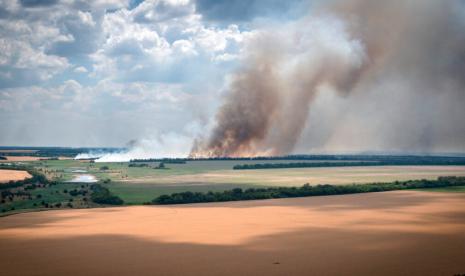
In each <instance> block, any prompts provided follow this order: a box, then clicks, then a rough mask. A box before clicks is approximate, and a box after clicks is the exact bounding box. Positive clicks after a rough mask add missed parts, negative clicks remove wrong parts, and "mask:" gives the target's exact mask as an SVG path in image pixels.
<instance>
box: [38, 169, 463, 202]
mask: <svg viewBox="0 0 465 276" xmlns="http://www.w3.org/2000/svg"><path fill="white" fill-rule="evenodd" d="M279 162H282V160H265V161H260V163H279ZM287 162H293V161H289V160H287ZM295 162H299V161H298V160H296V161H295ZM247 163H250V164H253V163H256V161H253V160H250V161H248V160H245V161H244V160H241V161H235V160H226V161H224V160H221V161H218V160H212V161H188V162H187V163H186V164H165V165H166V167H167V168H166V169H154V167H156V166H158V163H147V164H148V165H149V166H150V167H142V168H139V167H128V165H129V163H89V162H80V161H76V160H47V161H37V162H32V164H34V166H36V168H38V169H40V170H41V171H42V172H44V173H46V174H47V176H48V177H49V178H56V179H58V180H61V181H67V180H70V179H72V178H73V176H75V175H77V174H79V173H74V172H73V171H76V170H82V171H86V174H91V175H94V176H95V177H96V178H97V179H99V180H105V179H110V180H111V182H110V183H108V184H104V185H105V186H106V187H108V188H109V189H110V190H111V191H112V192H113V193H114V194H116V195H118V196H119V197H121V198H122V199H123V200H124V201H125V202H126V203H127V204H140V203H143V202H147V201H150V200H152V199H153V198H155V197H157V196H159V195H162V194H171V193H175V192H183V191H192V192H196V191H199V192H207V191H223V190H228V189H232V188H236V187H239V188H248V187H257V186H261V187H264V186H265V187H266V186H301V185H303V184H305V183H310V184H312V185H313V184H314V185H316V184H340V185H344V184H351V183H369V182H390V181H395V180H399V181H401V180H409V179H435V178H437V177H438V176H452V175H456V176H465V166H376V167H331V168H295V169H267V170H232V167H233V166H234V165H237V164H247ZM103 167H108V169H106V170H102V169H101V168H103Z"/></svg>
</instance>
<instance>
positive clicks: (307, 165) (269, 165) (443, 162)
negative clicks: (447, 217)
mask: <svg viewBox="0 0 465 276" xmlns="http://www.w3.org/2000/svg"><path fill="white" fill-rule="evenodd" d="M414 165H415V166H445V165H465V160H443V159H437V160H427V159H411V160H386V161H351V162H338V161H335V162H294V163H262V164H243V165H235V166H234V167H233V170H262V169H290V168H319V167H360V166H414Z"/></svg>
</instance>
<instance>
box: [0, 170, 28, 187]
mask: <svg viewBox="0 0 465 276" xmlns="http://www.w3.org/2000/svg"><path fill="white" fill-rule="evenodd" d="M29 177H31V175H30V174H29V173H28V172H26V171H18V170H2V169H0V183H5V182H8V181H17V180H24V179H25V178H29ZM0 185H1V184H0Z"/></svg>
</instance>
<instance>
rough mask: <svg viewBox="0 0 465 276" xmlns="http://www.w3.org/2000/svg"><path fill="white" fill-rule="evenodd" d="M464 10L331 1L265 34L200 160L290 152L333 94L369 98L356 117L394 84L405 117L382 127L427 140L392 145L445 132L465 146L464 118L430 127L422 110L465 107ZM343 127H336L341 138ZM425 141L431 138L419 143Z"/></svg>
mask: <svg viewBox="0 0 465 276" xmlns="http://www.w3.org/2000/svg"><path fill="white" fill-rule="evenodd" d="M463 5H464V4H463V2H460V1H459V0H455V1H454V0H451V1H432V0H424V1H423V0H422V1H420V0H418V1H400V0H399V1H371V0H357V1H332V2H331V4H330V5H328V6H325V7H321V8H319V9H318V10H314V11H313V12H312V13H311V14H310V15H309V16H308V17H307V18H304V19H302V20H300V21H299V22H294V23H289V24H286V25H285V26H282V27H281V28H278V29H276V28H275V29H273V30H266V29H264V30H262V31H261V32H259V34H258V35H257V36H256V37H255V39H254V40H253V41H251V43H250V45H249V46H248V48H247V52H248V55H247V57H246V58H245V60H244V63H243V66H242V69H241V70H239V71H238V72H237V73H236V74H235V76H234V78H233V81H232V83H231V86H230V90H229V95H228V96H227V98H226V99H225V102H224V104H223V105H222V106H221V108H220V109H219V111H218V113H217V115H216V126H215V128H214V129H213V131H212V132H211V134H210V135H209V136H208V137H206V138H205V139H200V140H197V142H196V143H195V145H194V147H193V149H192V151H191V156H254V155H276V154H288V153H290V152H292V150H293V149H294V147H295V145H296V143H298V141H299V139H300V137H301V135H302V132H303V130H304V128H305V127H306V125H307V120H308V115H309V111H310V109H311V107H312V101H313V100H314V98H315V97H316V96H317V95H318V93H319V92H320V91H323V90H325V89H326V90H328V89H329V90H332V91H336V92H337V93H338V94H339V95H341V96H342V97H349V98H354V99H360V100H359V102H360V103H359V102H354V101H353V103H352V106H353V108H352V109H356V108H357V107H358V106H359V105H360V106H363V105H367V104H371V103H370V102H368V103H367V100H365V99H370V97H371V95H373V94H375V93H379V91H384V90H387V89H386V86H387V85H389V86H395V87H396V89H397V91H401V92H402V94H400V96H399V97H398V99H399V101H401V102H407V104H406V106H408V109H407V108H406V109H405V110H402V111H403V112H405V113H406V114H405V118H400V117H399V116H396V114H389V113H387V114H384V115H383V116H381V115H379V119H380V120H381V121H382V122H388V123H389V124H390V125H396V126H398V127H399V128H403V127H405V128H406V129H414V130H416V131H417V132H418V133H419V134H417V133H415V135H413V136H415V137H409V138H408V139H407V138H402V137H401V138H399V137H400V136H399V135H398V136H395V137H392V139H393V140H395V141H397V142H398V143H399V145H402V146H404V147H407V148H408V147H409V146H410V145H411V146H414V147H417V146H418V147H419V148H421V147H425V148H427V147H430V146H431V144H432V143H433V142H431V139H432V138H430V137H429V133H435V135H436V136H438V137H437V138H435V139H436V140H437V141H439V142H441V137H439V136H441V135H440V134H438V133H439V132H444V131H449V132H450V133H454V134H455V135H457V136H459V137H460V138H465V137H464V136H465V127H464V125H463V122H462V123H460V122H458V124H459V125H457V122H454V121H453V120H452V118H457V117H460V116H465V112H462V113H460V112H459V114H458V115H457V114H455V116H452V115H450V114H446V113H445V112H441V113H440V114H438V116H437V118H435V119H434V120H433V119H431V120H429V121H437V122H441V123H442V126H439V125H440V124H439V123H437V122H436V124H434V125H427V124H425V123H424V121H425V120H426V119H425V116H424V115H423V114H426V115H427V113H425V110H424V109H425V108H424V107H423V106H422V102H425V103H429V102H432V105H434V100H431V99H436V98H438V97H439V96H438V95H439V94H442V95H444V94H445V95H447V97H442V98H441V100H442V101H446V104H443V106H444V105H445V106H447V101H449V100H448V99H450V101H457V100H459V101H462V103H463V102H464V101H463V100H464V87H465V85H464V82H465V76H464V72H465V60H464V59H465V32H463V28H464V26H465V24H464V21H465V20H464V17H465V16H464V15H465V13H464V12H463V10H464V7H463ZM386 93H387V92H386ZM382 96H383V95H382ZM382 96H380V97H379V99H382ZM438 99H439V98H438ZM371 101H372V104H373V105H377V104H379V103H377V102H376V98H375V99H374V101H373V99H371ZM403 104H405V103H403ZM451 104H453V103H452V102H451ZM395 109H396V107H395V106H393V110H395ZM445 110H446V109H445ZM410 115H411V116H410ZM373 116H375V117H376V116H377V114H376V113H374V114H373ZM409 116H410V117H411V118H416V119H415V120H412V119H411V120H409ZM422 117H423V118H422ZM404 121H405V122H404ZM449 124H450V126H449ZM346 125H349V124H346ZM445 126H446V127H445ZM366 127H367V128H370V127H373V126H366ZM342 128H344V126H339V125H334V130H333V131H334V133H337V132H338V131H339V129H342ZM457 128H458V130H454V129H457ZM399 130H401V129H399ZM401 131H402V130H401ZM422 133H423V134H424V133H426V134H424V135H423V136H424V137H426V138H416V136H422ZM376 139H382V138H379V137H378V138H376Z"/></svg>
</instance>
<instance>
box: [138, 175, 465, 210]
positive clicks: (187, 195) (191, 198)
mask: <svg viewBox="0 0 465 276" xmlns="http://www.w3.org/2000/svg"><path fill="white" fill-rule="evenodd" d="M464 185H465V177H454V176H450V177H439V178H438V179H437V180H409V181H402V182H400V181H395V182H391V183H372V184H352V185H317V186H310V185H309V184H305V185H304V186H302V187H271V188H250V189H246V190H243V189H241V188H235V189H232V190H228V191H223V192H207V193H200V192H195V193H194V192H182V193H174V194H171V195H162V196H159V197H158V198H156V199H154V200H152V202H150V203H147V204H155V205H164V204H186V203H201V202H224V201H239V200H256V199H272V198H294V197H308V196H325V195H343V194H356V193H371V192H384V191H394V190H407V189H423V188H442V187H453V186H464Z"/></svg>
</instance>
